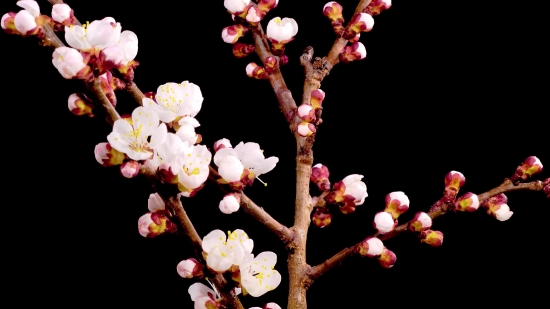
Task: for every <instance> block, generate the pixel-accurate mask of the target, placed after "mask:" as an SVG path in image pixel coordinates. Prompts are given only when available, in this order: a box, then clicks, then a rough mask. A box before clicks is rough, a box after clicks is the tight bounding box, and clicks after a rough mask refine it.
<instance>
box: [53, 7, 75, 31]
mask: <svg viewBox="0 0 550 309" xmlns="http://www.w3.org/2000/svg"><path fill="white" fill-rule="evenodd" d="M52 19H53V20H54V21H56V22H58V23H60V24H63V25H64V26H70V25H72V24H74V12H73V10H72V9H71V7H70V6H68V5H67V4H65V3H60V4H54V5H53V7H52Z"/></svg>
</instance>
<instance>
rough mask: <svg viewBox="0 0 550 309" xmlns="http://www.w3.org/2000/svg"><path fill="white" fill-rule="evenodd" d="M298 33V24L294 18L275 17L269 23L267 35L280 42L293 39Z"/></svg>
mask: <svg viewBox="0 0 550 309" xmlns="http://www.w3.org/2000/svg"><path fill="white" fill-rule="evenodd" d="M296 33H298V24H297V23H296V21H295V20H294V19H292V18H287V17H285V18H283V19H281V18H279V17H275V18H273V19H272V20H270V21H269V23H268V24H267V30H266V36H267V37H268V38H269V39H271V40H275V41H277V42H279V43H281V42H285V41H289V40H291V39H292V38H293V37H294V36H295V35H296Z"/></svg>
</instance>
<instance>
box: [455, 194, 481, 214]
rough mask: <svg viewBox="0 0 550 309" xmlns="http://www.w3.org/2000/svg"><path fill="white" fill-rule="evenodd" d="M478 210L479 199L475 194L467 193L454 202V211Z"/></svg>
mask: <svg viewBox="0 0 550 309" xmlns="http://www.w3.org/2000/svg"><path fill="white" fill-rule="evenodd" d="M478 208H479V198H478V197H477V195H476V194H474V193H472V192H468V193H466V194H464V195H463V196H461V197H460V198H459V199H458V200H457V201H456V202H455V210H457V211H469V212H474V211H476V210H477V209H478Z"/></svg>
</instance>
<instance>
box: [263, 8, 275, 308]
mask: <svg viewBox="0 0 550 309" xmlns="http://www.w3.org/2000/svg"><path fill="white" fill-rule="evenodd" d="M277 4H279V0H260V1H258V9H260V11H261V12H262V14H263V16H265V14H267V13H268V12H269V11H271V10H273V9H274V8H276V7H277ZM264 309H265V308H264Z"/></svg>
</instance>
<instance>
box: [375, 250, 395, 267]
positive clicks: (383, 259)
mask: <svg viewBox="0 0 550 309" xmlns="http://www.w3.org/2000/svg"><path fill="white" fill-rule="evenodd" d="M395 261H397V256H396V255H395V253H393V251H391V250H389V249H388V248H384V251H382V254H381V255H380V257H379V258H378V262H380V265H382V267H384V268H392V267H393V265H394V264H395Z"/></svg>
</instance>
